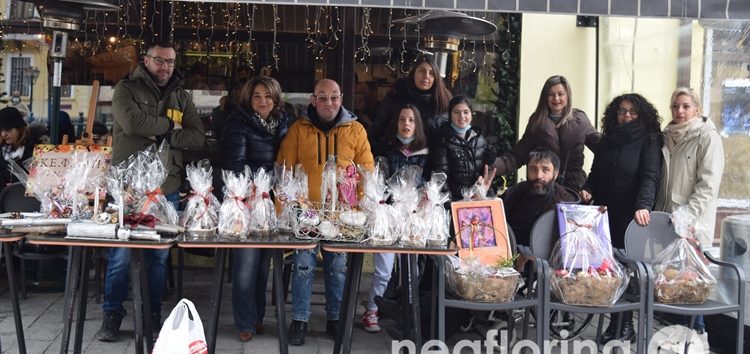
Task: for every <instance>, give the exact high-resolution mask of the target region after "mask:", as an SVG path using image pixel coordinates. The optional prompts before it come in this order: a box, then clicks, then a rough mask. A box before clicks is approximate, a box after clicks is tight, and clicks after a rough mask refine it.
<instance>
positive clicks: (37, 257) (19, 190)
mask: <svg viewBox="0 0 750 354" xmlns="http://www.w3.org/2000/svg"><path fill="white" fill-rule="evenodd" d="M40 208H41V204H40V203H39V201H38V200H37V199H36V198H33V197H27V196H26V186H24V185H23V184H21V183H20V182H16V183H11V184H9V185H7V186H6V187H5V188H4V189H3V190H2V192H0V212H3V213H7V212H38V211H39V210H40ZM13 256H14V257H17V258H19V259H20V263H21V264H20V265H21V267H20V275H19V277H20V280H21V281H20V282H19V283H20V285H21V297H22V298H23V299H27V298H28V293H27V291H26V260H32V261H51V260H56V259H61V258H65V256H66V253H65V251H63V250H59V251H58V250H54V251H52V252H50V250H49V249H46V248H45V250H44V252H41V251H40V250H39V249H37V248H36V246H30V245H26V244H25V243H23V242H21V243H19V244H17V245H15V247H14V249H13ZM11 261H12V260H6V262H11Z"/></svg>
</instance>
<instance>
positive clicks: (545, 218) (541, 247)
mask: <svg viewBox="0 0 750 354" xmlns="http://www.w3.org/2000/svg"><path fill="white" fill-rule="evenodd" d="M530 238H531V241H530V244H531V245H530V250H531V253H532V255H534V256H535V257H537V258H539V259H540V260H541V262H542V267H543V279H544V282H542V283H543V284H544V288H543V289H540V291H541V296H542V299H543V304H542V306H543V312H542V315H541V316H538V317H539V318H541V319H542V321H541V322H542V324H544V327H542V331H543V339H544V340H545V342H543V343H548V342H547V341H548V340H549V338H550V333H549V331H550V329H549V323H550V312H551V311H554V310H557V311H563V312H570V313H585V314H592V315H599V325H598V327H597V329H596V339H597V340H598V339H599V338H601V334H602V333H601V326H602V324H603V321H604V318H603V317H602V315H603V314H607V313H617V312H625V311H637V312H638V331H637V336H636V339H637V340H636V343H637V344H636V348H637V353H645V351H644V344H645V341H644V338H645V336H644V331H643V328H644V326H645V322H646V321H645V317H646V301H645V300H644V294H646V293H647V291H648V290H647V288H646V279H647V274H646V270H645V269H644V268H643V265H642V264H641V263H639V262H635V261H630V260H628V259H624V258H620V257H617V256H618V252H615V256H616V257H617V258H618V260H619V261H620V262H622V263H623V264H624V265H625V266H626V267H627V269H628V270H629V271H632V272H633V275H634V276H635V278H633V277H632V276H631V279H630V281H631V282H633V281H635V282H637V283H636V284H638V289H637V290H638V291H637V293H636V294H633V295H628V294H623V296H622V297H620V299H619V300H617V302H616V303H615V304H614V305H612V306H610V307H585V306H574V305H567V304H563V303H561V302H558V301H552V300H551V299H550V292H551V287H550V279H551V276H552V274H551V273H552V270H551V269H550V265H549V263H548V259H549V257H550V256H551V255H552V249H553V248H554V245H555V243H556V242H557V240H559V239H560V230H559V228H558V224H557V216H556V212H555V210H550V211H548V212H546V213H544V214H542V216H540V217H539V219H537V221H536V222H535V223H534V226H533V227H532V228H531V235H530ZM629 286H630V285H629ZM617 327H620V326H619V324H618V325H617ZM619 332H620V328H616V332H615V333H619ZM540 343H542V342H540Z"/></svg>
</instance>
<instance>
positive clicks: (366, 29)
mask: <svg viewBox="0 0 750 354" xmlns="http://www.w3.org/2000/svg"><path fill="white" fill-rule="evenodd" d="M372 33H373V31H372V26H371V23H370V8H369V7H365V8H364V9H363V10H362V25H361V29H360V32H359V35H360V41H361V42H360V43H361V45H360V46H359V48H357V51H356V52H355V53H354V60H356V61H359V62H361V63H362V64H363V66H364V70H365V72H368V71H369V68H368V65H367V61H368V60H369V59H370V46H369V43H368V41H369V38H370V35H371V34H372Z"/></svg>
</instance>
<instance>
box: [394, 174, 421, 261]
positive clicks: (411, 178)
mask: <svg viewBox="0 0 750 354" xmlns="http://www.w3.org/2000/svg"><path fill="white" fill-rule="evenodd" d="M421 177H422V168H421V167H419V166H413V165H412V166H406V167H404V168H402V169H400V170H398V171H396V172H395V173H394V174H393V176H391V178H389V179H388V187H389V188H390V189H391V194H392V195H393V212H394V213H395V215H394V218H395V219H396V220H398V222H396V223H395V227H396V234H397V235H398V236H399V238H400V239H399V244H400V245H402V246H406V247H417V248H423V247H425V245H426V244H427V239H428V237H429V232H430V226H431V225H430V224H429V220H428V219H425V218H424V217H423V215H421V214H419V213H418V212H417V211H418V206H419V202H420V195H419V190H418V189H417V185H418V184H419V181H420V179H421ZM402 220H403V222H402Z"/></svg>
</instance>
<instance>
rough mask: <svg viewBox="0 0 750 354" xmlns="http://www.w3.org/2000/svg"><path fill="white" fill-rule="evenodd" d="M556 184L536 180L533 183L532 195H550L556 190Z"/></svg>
mask: <svg viewBox="0 0 750 354" xmlns="http://www.w3.org/2000/svg"><path fill="white" fill-rule="evenodd" d="M554 185H555V182H554V181H550V182H549V183H544V181H542V180H535V181H533V182H531V188H530V190H531V193H533V194H535V195H547V194H549V193H550V192H551V191H552V189H553V188H554Z"/></svg>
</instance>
